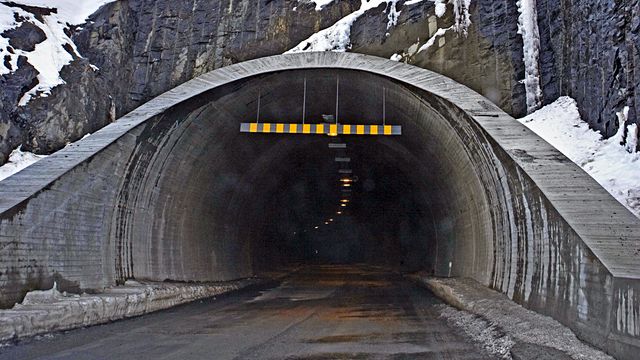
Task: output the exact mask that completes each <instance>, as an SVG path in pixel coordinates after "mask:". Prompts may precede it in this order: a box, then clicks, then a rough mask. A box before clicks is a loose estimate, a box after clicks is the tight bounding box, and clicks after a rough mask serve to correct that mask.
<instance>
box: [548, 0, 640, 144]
mask: <svg viewBox="0 0 640 360" xmlns="http://www.w3.org/2000/svg"><path fill="white" fill-rule="evenodd" d="M639 6H640V3H639V1H638V0H622V1H602V0H586V1H580V2H573V1H557V0H543V1H540V0H539V1H538V24H539V28H540V36H541V46H542V49H541V50H542V53H541V57H540V61H541V64H540V65H541V73H542V77H543V78H542V85H543V90H544V97H545V102H549V101H552V100H554V99H556V98H557V97H558V96H559V95H569V96H571V97H573V98H575V99H576V100H577V102H578V107H579V109H580V112H581V115H582V118H583V119H584V120H586V121H588V122H589V124H590V125H591V126H592V127H593V128H595V129H598V130H600V131H601V132H602V133H603V134H604V135H605V136H612V135H613V134H615V132H616V130H617V129H618V126H619V124H618V119H617V117H616V112H619V111H621V110H622V108H624V107H625V106H629V110H630V111H629V122H634V123H637V122H638V119H637V114H638V110H640V109H639V108H638V106H640V98H639V95H640V94H637V93H636V91H635V89H636V88H637V87H638V86H640V7H639Z"/></svg>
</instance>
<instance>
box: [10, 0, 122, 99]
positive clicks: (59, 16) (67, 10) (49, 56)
mask: <svg viewBox="0 0 640 360" xmlns="http://www.w3.org/2000/svg"><path fill="white" fill-rule="evenodd" d="M112 1H114V0H84V1H72V0H15V1H14V3H16V4H22V5H28V6H38V7H46V8H55V9H56V12H54V13H51V14H49V15H44V16H43V17H42V21H41V20H39V19H38V18H36V16H35V15H34V14H32V13H29V12H27V11H25V10H22V9H20V8H18V7H15V6H12V5H11V3H0V34H1V33H3V32H4V31H7V30H10V29H14V28H17V27H19V26H20V24H21V23H22V22H19V21H16V19H15V17H14V14H17V15H18V16H20V17H22V18H24V19H25V20H24V21H26V22H30V23H32V24H34V25H36V26H38V27H39V28H40V29H41V30H42V31H43V32H44V33H45V35H46V39H45V40H44V41H43V42H41V43H39V44H37V45H36V46H35V49H34V50H33V51H24V50H20V49H13V53H12V52H10V51H9V50H8V46H9V40H8V39H7V38H4V37H1V36H0V58H2V59H5V58H8V62H9V64H10V68H8V67H6V66H5V65H4V63H0V75H4V74H8V73H11V72H14V71H16V70H17V62H18V57H19V56H20V55H22V56H25V57H26V58H27V59H28V60H27V61H28V62H29V63H30V64H31V65H33V67H34V68H35V69H36V70H37V71H38V73H39V74H38V84H37V85H36V86H34V87H33V88H32V89H30V90H29V91H28V92H27V93H26V94H25V95H24V96H23V97H22V99H20V101H19V105H20V106H24V105H26V104H27V103H28V102H29V100H31V98H33V97H34V96H47V95H49V94H50V93H51V89H52V88H54V87H56V86H58V85H61V84H64V83H65V82H64V80H63V79H62V78H61V77H60V70H62V67H64V66H65V65H68V64H69V63H70V62H71V61H73V59H74V56H77V57H80V56H81V55H80V54H79V53H78V50H77V48H76V45H75V44H74V43H73V41H72V40H71V39H70V38H69V36H68V35H67V34H66V33H65V29H66V28H68V27H69V26H70V25H79V24H82V23H84V22H85V19H86V18H87V17H88V16H89V15H91V14H92V13H94V12H95V11H96V10H98V8H100V6H102V5H104V4H106V3H109V2H112ZM63 46H68V47H69V48H70V49H71V53H70V52H69V51H67V50H65V49H64V47H63Z"/></svg>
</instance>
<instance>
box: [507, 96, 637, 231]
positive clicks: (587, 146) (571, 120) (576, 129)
mask: <svg viewBox="0 0 640 360" xmlns="http://www.w3.org/2000/svg"><path fill="white" fill-rule="evenodd" d="M628 112H629V108H628V107H625V108H624V109H623V110H622V111H621V112H619V113H618V114H617V115H618V121H619V124H620V127H619V129H618V132H617V133H616V135H614V136H613V137H611V138H609V139H603V138H602V136H601V135H600V133H598V132H597V131H594V130H592V129H590V128H589V125H588V124H587V123H586V122H585V121H583V120H582V119H581V117H580V113H579V112H578V107H577V104H576V101H575V100H574V99H572V98H570V97H566V96H564V97H561V98H559V99H558V100H556V101H555V102H554V103H552V104H549V105H547V106H545V107H543V108H541V109H539V110H537V111H535V112H534V113H532V114H530V115H528V116H526V117H524V118H522V119H519V121H520V122H521V123H523V124H524V125H525V126H527V127H528V128H529V129H531V130H532V131H533V132H535V133H536V134H538V135H539V136H540V137H541V138H543V139H544V140H546V141H547V142H548V143H549V144H551V145H552V146H553V147H555V148H556V149H558V150H559V151H560V152H561V153H563V154H564V155H565V156H566V157H568V158H569V159H570V160H571V161H573V162H574V163H576V164H577V165H579V166H580V167H581V168H582V169H584V170H585V171H586V172H587V173H588V174H589V175H590V176H591V177H593V178H594V179H595V180H596V181H597V182H598V183H599V184H600V185H602V187H604V188H605V189H606V190H607V191H608V192H609V193H610V194H611V195H613V197H614V198H616V200H618V201H619V202H620V203H621V204H622V205H624V206H625V207H626V208H627V209H629V210H630V211H631V212H632V213H633V214H635V215H636V216H637V217H639V218H640V153H639V152H637V151H635V149H636V148H635V146H636V144H637V136H638V133H637V132H638V127H637V125H636V124H633V125H629V126H626V131H625V121H626V119H627V116H628Z"/></svg>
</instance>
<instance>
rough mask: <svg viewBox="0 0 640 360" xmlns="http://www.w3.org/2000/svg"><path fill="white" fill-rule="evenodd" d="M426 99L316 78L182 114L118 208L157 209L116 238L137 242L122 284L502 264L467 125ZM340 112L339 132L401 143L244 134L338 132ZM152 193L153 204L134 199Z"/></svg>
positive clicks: (190, 106)
mask: <svg viewBox="0 0 640 360" xmlns="http://www.w3.org/2000/svg"><path fill="white" fill-rule="evenodd" d="M338 78H339V79H340V80H339V81H340V82H339V89H337V87H336V85H337V79H338ZM305 82H306V92H305V91H304V89H305ZM338 91H339V95H338V96H339V101H338V103H337V104H336V96H337V92H338ZM383 94H384V95H383ZM304 98H306V101H304ZM427 99H429V95H428V94H425V93H424V92H422V93H421V92H420V91H419V90H418V89H415V88H411V87H408V86H407V85H402V84H399V83H397V82H395V81H392V80H389V79H386V78H384V77H382V76H378V75H374V74H370V73H366V72H360V71H351V70H340V69H306V70H290V71H281V72H275V73H269V74H266V75H261V76H256V77H252V78H249V79H244V80H242V81H239V82H235V83H232V84H229V85H226V86H224V87H223V88H221V89H217V90H216V91H210V92H208V93H205V94H203V95H201V96H199V97H198V98H197V99H194V100H190V101H189V102H187V103H186V104H183V105H181V106H179V107H176V108H175V109H171V110H170V111H168V112H167V113H165V114H164V115H163V116H162V117H160V118H158V119H157V124H156V125H154V126H151V127H147V128H146V130H145V133H143V134H141V138H142V139H144V141H143V142H142V146H140V151H139V152H138V154H137V156H138V158H137V159H136V161H135V162H132V168H131V169H130V172H131V173H132V175H130V176H128V178H131V179H139V183H138V184H134V183H131V184H125V186H124V187H123V190H124V191H123V192H121V194H120V198H121V199H122V200H124V201H125V202H129V201H130V200H132V199H130V195H131V194H135V196H136V198H135V199H133V200H134V201H135V202H136V203H140V202H141V201H142V202H143V203H145V204H150V205H151V206H148V207H147V209H148V211H147V212H144V213H142V214H132V213H131V212H130V211H128V209H129V208H130V207H129V206H123V207H122V208H121V209H122V211H121V213H120V217H118V218H117V227H116V228H120V229H121V230H122V234H131V235H130V236H124V237H123V236H118V238H119V239H118V240H120V241H123V240H124V241H123V242H122V243H121V244H120V245H119V247H118V249H119V252H118V254H117V256H118V260H117V266H118V268H119V269H120V270H121V271H122V273H121V274H120V276H121V277H125V278H126V277H142V278H145V277H151V278H161V279H165V278H166V279H172V280H186V279H194V278H196V279H197V278H202V277H205V278H209V277H216V278H219V277H220V276H221V275H222V278H233V277H238V276H242V275H248V274H250V273H253V272H256V271H262V270H267V269H270V268H273V267H274V266H279V265H284V264H288V263H292V262H296V263H298V262H309V263H340V264H345V263H356V262H357V263H369V264H378V265H386V266H390V267H393V268H396V269H399V270H406V271H417V270H426V271H428V272H431V273H440V274H451V267H452V265H453V262H454V259H453V254H454V252H455V249H456V248H457V249H459V250H460V249H462V250H463V251H458V253H459V254H461V253H466V255H465V257H466V258H465V257H463V258H462V259H464V261H465V262H467V263H465V264H464V266H465V267H473V266H476V264H475V261H476V259H475V258H476V256H477V255H480V256H486V255H485V254H484V253H485V252H487V251H490V247H491V244H487V242H486V241H480V240H484V239H483V237H484V236H485V234H486V232H487V231H488V229H487V228H488V225H489V224H490V222H489V221H488V220H487V219H486V213H483V211H482V209H483V208H484V209H486V204H484V203H483V202H484V201H485V199H483V192H484V190H483V189H482V187H481V186H480V181H479V179H478V177H477V175H476V174H475V173H474V170H473V166H472V160H471V159H470V157H469V156H468V154H467V153H468V151H469V144H464V143H463V141H462V139H461V138H460V136H459V135H458V134H456V131H457V130H456V129H455V128H456V127H459V128H460V127H461V125H460V123H459V118H460V117H461V116H462V115H461V114H462V113H461V112H459V111H458V110H456V109H452V108H450V107H447V106H446V105H445V104H444V103H443V102H442V101H441V100H439V99H437V98H435V97H432V96H431V101H428V100H427ZM336 111H337V112H338V114H339V115H338V120H337V121H338V123H339V124H352V125H355V124H367V125H369V124H371V125H382V123H383V121H384V120H386V123H387V124H395V125H401V126H402V127H403V135H402V136H387V137H385V136H349V135H340V136H319V135H300V134H296V135H293V134H247V133H240V132H239V131H238V129H239V124H240V123H241V122H253V121H261V122H265V123H298V124H301V123H302V117H303V114H304V118H305V120H306V122H307V123H335V121H336V119H335V114H336ZM466 126H468V125H466ZM458 130H459V129H458ZM336 144H338V145H336ZM141 162H142V163H143V164H142V165H143V166H142V167H141ZM137 169H144V171H146V172H147V173H146V174H144V175H140V176H142V177H139V176H137V175H133V174H134V173H136V172H137ZM149 176H151V177H150V178H145V177H149ZM345 177H346V178H349V179H351V180H357V181H353V182H352V183H349V184H346V185H345V184H344V183H342V182H341V179H343V178H345ZM151 179H152V181H150V180H151ZM150 183H151V184H153V189H152V191H146V190H145V189H143V188H137V189H136V190H135V191H131V186H134V187H139V186H140V187H144V186H145V185H144V184H150ZM347 185H348V186H347ZM344 200H346V201H348V203H345V202H341V201H344ZM123 227H126V229H124V228H123ZM127 241H128V242H134V245H133V246H129V245H128V244H127V243H126V242H127ZM129 259H145V261H143V262H135V261H132V263H129ZM477 269H482V271H484V272H486V271H487V266H486V264H482V265H477ZM214 274H215V275H214Z"/></svg>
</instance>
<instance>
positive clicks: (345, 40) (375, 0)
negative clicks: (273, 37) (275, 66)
mask: <svg viewBox="0 0 640 360" xmlns="http://www.w3.org/2000/svg"><path fill="white" fill-rule="evenodd" d="M398 1H399V0H389V1H387V0H361V3H360V8H359V9H358V10H356V11H354V12H352V13H351V14H349V15H347V16H345V17H343V18H342V19H340V20H338V21H337V22H336V23H335V24H333V25H331V26H330V27H328V28H326V29H323V30H321V31H319V32H317V33H314V34H313V35H311V36H310V37H309V38H308V39H306V40H303V41H302V42H300V43H299V44H298V45H296V46H295V47H294V48H292V49H290V50H289V51H287V52H285V54H292V53H298V52H303V51H337V52H345V51H347V49H348V48H349V46H350V45H351V38H350V37H351V26H353V23H354V22H355V21H356V20H357V19H358V18H359V17H360V16H362V15H364V14H365V13H366V12H367V11H368V10H370V9H375V8H377V7H378V6H379V5H381V4H387V11H388V12H389V17H388V18H389V22H388V23H387V28H390V27H391V26H394V25H395V22H396V21H397V15H398V14H399V13H398V12H397V11H396V10H395V7H396V3H397V2H398ZM316 4H317V2H316Z"/></svg>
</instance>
